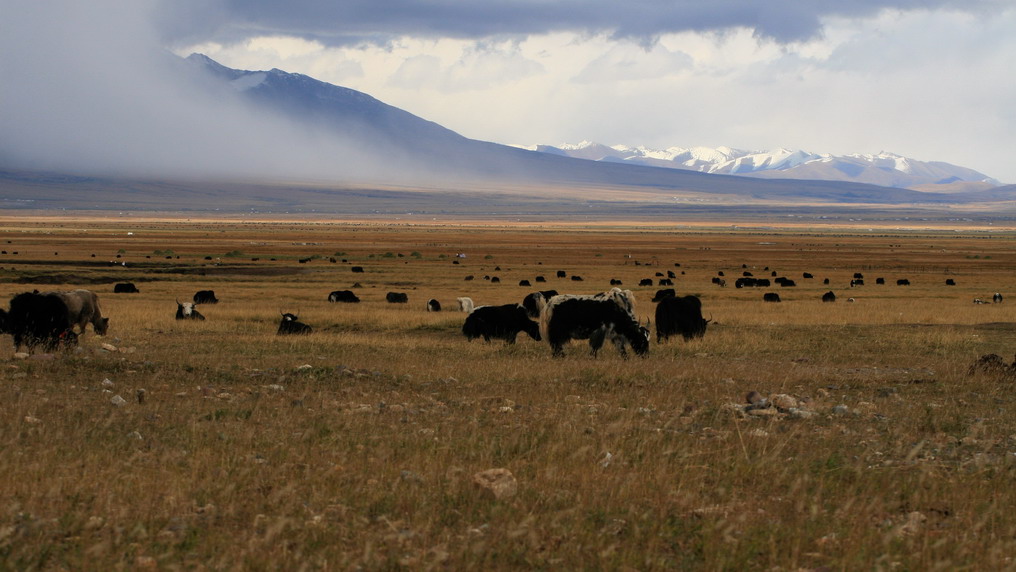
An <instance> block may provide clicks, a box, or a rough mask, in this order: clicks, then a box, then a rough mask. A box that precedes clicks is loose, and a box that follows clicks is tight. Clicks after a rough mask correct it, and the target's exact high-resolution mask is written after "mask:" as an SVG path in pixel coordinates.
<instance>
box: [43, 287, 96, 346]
mask: <svg viewBox="0 0 1016 572" xmlns="http://www.w3.org/2000/svg"><path fill="white" fill-rule="evenodd" d="M45 294H49V295H53V296H57V297H58V298H60V300H62V301H63V303H64V305H65V306H67V323H68V324H70V327H71V328H73V327H74V326H77V327H78V330H79V333H81V334H83V333H85V326H87V325H88V324H92V329H93V330H95V333H96V334H99V335H100V336H104V335H106V331H107V330H108V329H109V318H103V317H102V312H101V311H100V310H99V297H98V296H96V294H95V292H92V291H91V290H85V289H81V288H79V289H77V290H71V291H69V292H45Z"/></svg>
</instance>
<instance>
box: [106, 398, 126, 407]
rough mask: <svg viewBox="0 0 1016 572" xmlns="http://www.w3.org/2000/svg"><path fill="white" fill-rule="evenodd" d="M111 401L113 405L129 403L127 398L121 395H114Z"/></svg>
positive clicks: (118, 405)
mask: <svg viewBox="0 0 1016 572" xmlns="http://www.w3.org/2000/svg"><path fill="white" fill-rule="evenodd" d="M109 402H110V403H112V404H113V405H116V406H117V407H120V406H122V405H126V404H127V400H126V399H124V398H122V397H120V396H119V395H114V396H113V399H110V400H109Z"/></svg>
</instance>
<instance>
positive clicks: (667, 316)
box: [656, 296, 711, 343]
mask: <svg viewBox="0 0 1016 572" xmlns="http://www.w3.org/2000/svg"><path fill="white" fill-rule="evenodd" d="M710 321H711V320H706V319H704V318H702V300H699V298H698V296H681V297H676V296H670V297H666V298H664V299H662V300H660V303H659V304H657V305H656V343H660V342H662V341H663V340H666V339H667V338H669V337H670V336H672V335H677V334H681V337H683V338H684V340H685V341H688V340H690V339H692V338H701V337H702V336H704V335H705V333H706V326H708V325H709V322H710Z"/></svg>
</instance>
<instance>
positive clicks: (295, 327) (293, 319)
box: [275, 312, 311, 336]
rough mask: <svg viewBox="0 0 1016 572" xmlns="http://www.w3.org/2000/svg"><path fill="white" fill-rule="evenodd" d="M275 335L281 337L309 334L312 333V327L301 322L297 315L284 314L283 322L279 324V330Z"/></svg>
mask: <svg viewBox="0 0 1016 572" xmlns="http://www.w3.org/2000/svg"><path fill="white" fill-rule="evenodd" d="M275 333H276V334H278V335H280V336H283V335H289V334H296V335H300V334H309V333H311V327H310V326H308V325H307V324H304V323H303V322H301V321H300V318H299V317H298V316H297V315H296V314H290V313H287V312H282V321H280V322H279V330H278V331H277V332H275Z"/></svg>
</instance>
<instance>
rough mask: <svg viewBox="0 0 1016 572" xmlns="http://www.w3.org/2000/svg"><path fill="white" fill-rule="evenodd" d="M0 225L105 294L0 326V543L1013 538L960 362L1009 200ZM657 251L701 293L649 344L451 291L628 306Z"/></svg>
mask: <svg viewBox="0 0 1016 572" xmlns="http://www.w3.org/2000/svg"><path fill="white" fill-rule="evenodd" d="M0 249H3V253H2V254H0V267H2V270H0V297H2V299H3V305H4V306H6V304H7V301H8V300H9V299H10V297H11V296H13V295H15V294H18V293H20V292H25V291H32V290H34V289H38V290H40V291H48V290H69V289H74V288H88V289H91V290H93V291H94V292H96V293H98V295H99V302H100V306H101V308H102V312H103V315H105V316H108V317H109V318H110V328H109V332H108V334H107V335H106V336H97V335H96V334H94V333H93V332H92V329H91V327H90V326H89V328H88V329H87V332H86V333H85V334H84V335H82V336H81V337H80V340H79V345H78V348H76V349H68V350H62V351H58V352H56V353H55V354H44V353H41V352H42V350H41V349H37V350H36V351H35V353H33V354H31V355H30V356H27V357H26V356H24V355H15V353H14V349H13V344H12V343H10V341H11V337H10V336H6V335H5V336H3V337H2V338H0V339H2V340H5V341H4V343H3V344H2V348H0V360H2V362H3V363H2V364H0V366H2V370H0V372H2V373H0V376H2V383H0V483H3V484H2V485H0V563H2V564H0V568H4V569H18V570H32V569H46V570H49V569H68V570H113V569H152V570H155V569H195V568H197V569H283V570H298V569H325V570H343V569H368V570H374V569H413V570H417V569H448V570H463V569H519V568H542V569H556V570H568V569H604V570H620V569H629V570H664V569H668V570H673V569H702V570H716V569H729V570H745V569H759V570H761V569H764V570H772V569H779V570H799V569H805V570H811V569H829V570H930V569H947V570H954V569H969V570H998V569H1013V568H1016V562H1014V561H1013V557H1014V555H1016V514H1014V512H1013V510H1012V507H1013V506H1016V487H1014V486H1013V481H1014V477H1016V393H1014V390H1013V389H1014V388H1013V381H1012V379H1011V378H1004V377H996V376H992V375H989V374H983V373H978V374H974V375H971V374H969V373H968V368H969V367H970V366H971V364H973V363H974V362H975V361H976V360H977V359H978V357H979V356H981V355H984V354H988V353H996V354H999V355H1001V356H1002V357H1003V358H1004V359H1005V361H1006V362H1009V361H1010V360H1011V359H1012V357H1013V355H1014V353H1016V233H992V234H990V235H989V234H987V233H985V232H979V231H962V232H948V233H947V232H930V231H929V232H921V231H910V232H900V231H885V232H869V231H863V232H862V231H857V232H848V231H831V230H827V231H821V232H818V231H804V230H794V231H789V230H788V231H774V230H754V231H753V230H744V229H741V230H732V229H729V228H719V227H717V228H711V229H710V228H703V229H701V230H688V229H682V230H674V229H668V228H666V227H662V226H652V227H648V226H647V227H639V226H636V225H634V224H630V225H616V226H606V225H604V226H599V227H583V226H569V227H565V226H557V227H555V226H546V225H544V226H539V225H530V226H525V227H511V226H490V227H484V226H480V225H472V226H471V225H467V224H461V225H437V224H435V225H433V226H407V225H395V224H380V223H359V224H351V223H350V224H338V223H333V224H331V223H314V224H311V223H283V222H277V223H253V222H213V221H197V220H195V221H186V220H177V221H171V220H164V221H155V220H152V221H144V220H139V219H110V220H108V221H96V220H92V221H87V222H86V221H83V220H74V219H69V218H68V219H60V218H53V219H46V220H44V219H32V218H24V219H6V220H4V221H3V224H2V226H0ZM457 254H464V255H465V257H464V258H460V257H457V256H456V255H457ZM93 255H94V256H93ZM255 259H257V260H255ZM301 260H304V262H300V261H301ZM353 266H360V267H362V268H363V272H362V273H354V272H353V271H352V267H353ZM559 270H563V271H565V273H566V277H565V278H558V277H557V271H559ZM668 271H670V272H673V273H674V274H675V276H676V277H675V278H674V279H673V282H674V288H675V289H676V291H677V292H678V293H679V294H682V295H683V294H695V295H698V296H700V297H701V299H702V303H703V313H704V314H705V317H707V318H711V319H712V322H711V323H710V325H709V328H708V331H707V332H706V334H705V337H704V338H702V339H697V340H692V341H689V342H686V341H684V340H682V339H681V338H680V337H679V336H678V337H673V338H671V339H670V340H668V341H666V342H664V343H662V344H657V343H656V339H655V335H653V337H652V339H651V344H650V351H649V354H648V356H647V357H644V358H637V357H633V358H630V359H627V360H625V359H622V358H621V357H620V356H619V355H618V354H617V352H616V351H615V350H614V348H613V347H609V346H608V347H604V348H603V350H601V351H600V354H599V356H598V357H597V358H595V359H594V358H592V357H591V356H590V355H589V347H588V345H587V344H586V343H585V342H584V341H575V342H572V343H571V344H570V345H569V346H567V347H566V350H565V353H566V355H565V357H563V358H552V357H551V351H550V347H549V346H548V345H547V344H546V343H545V342H537V341H534V340H532V339H530V338H529V337H527V336H526V335H525V334H521V335H520V336H519V338H518V342H517V343H516V344H514V345H506V344H504V343H503V342H492V343H485V342H483V341H482V340H474V341H472V342H469V341H467V340H466V339H465V337H464V336H463V335H462V333H461V328H462V324H463V321H464V319H465V314H464V313H461V312H458V311H457V306H456V298H457V297H459V296H469V297H471V298H472V299H473V300H474V302H475V303H476V304H477V305H482V304H505V303H510V302H521V301H522V298H523V297H524V296H525V295H526V294H528V293H530V292H532V291H534V290H544V289H555V290H557V291H559V292H561V293H574V294H593V293H597V292H602V291H605V290H607V289H609V288H610V285H609V284H610V280H611V279H617V280H621V281H622V282H623V286H622V287H623V288H628V289H631V290H632V291H633V292H634V293H635V296H636V298H637V301H638V306H637V311H638V314H639V317H640V318H641V319H642V321H643V322H644V321H645V320H646V319H651V318H653V310H654V306H655V304H653V303H651V302H650V299H651V298H652V296H653V294H654V293H655V292H656V290H657V289H658V288H660V286H659V280H660V279H661V278H665V277H666V274H667V272H668ZM721 271H722V272H723V273H724V279H725V280H726V286H725V287H720V286H717V285H716V284H713V283H712V281H711V279H712V278H713V277H715V276H717V274H718V272H721ZM746 271H747V272H751V273H752V274H753V275H754V276H755V277H758V278H769V279H772V278H773V272H775V273H776V275H778V276H786V277H788V278H792V279H793V280H794V281H795V282H796V284H797V285H796V286H795V287H785V288H781V287H779V286H777V285H773V286H772V287H770V288H741V289H738V288H735V287H734V282H735V280H736V279H737V278H738V277H740V276H741V275H742V273H743V272H746ZM805 272H808V273H811V274H812V275H813V276H814V278H810V279H806V278H803V274H804V273H805ZM857 272H859V273H862V274H863V279H864V282H865V284H864V285H863V286H854V287H851V286H850V282H851V279H852V278H853V276H854V273H857ZM657 273H659V274H662V276H658V275H657ZM467 276H473V277H474V278H473V279H472V280H466V279H465V278H466V277H467ZM537 276H543V277H545V279H546V283H541V282H536V277H537ZM573 276H579V277H581V278H582V280H581V281H578V280H573V279H572V277H573ZM485 277H489V278H493V277H497V278H499V279H500V282H499V283H494V282H493V281H492V280H489V279H485ZM879 277H881V278H884V279H885V285H877V284H876V278H879ZM645 278H650V279H652V281H653V286H642V287H640V286H638V284H639V281H640V280H642V279H645ZM901 278H907V279H909V281H910V283H911V285H910V286H897V285H896V281H897V280H898V279H901ZM523 279H526V280H529V281H530V282H531V283H532V286H529V287H526V286H519V285H518V283H519V281H520V280H523ZM825 279H828V280H829V285H825V284H823V281H824V280H825ZM947 279H952V280H953V281H954V282H955V284H956V285H955V286H947V285H946V280H947ZM122 282H133V283H134V284H135V285H136V286H137V287H138V289H139V290H140V292H139V293H137V294H114V293H113V287H114V284H116V283H122ZM205 289H212V290H214V291H215V293H216V295H217V296H218V298H219V299H220V302H219V303H218V304H214V305H213V304H205V305H200V306H198V310H199V311H200V312H201V313H202V314H203V315H204V316H205V317H206V320H204V321H196V320H176V319H174V315H175V312H176V308H177V305H176V300H179V301H189V300H191V296H193V294H194V292H196V291H197V290H205ZM346 289H350V290H353V291H354V292H355V293H356V294H357V295H358V296H359V297H360V299H361V300H362V301H361V302H360V303H359V304H343V303H329V302H328V301H327V297H328V294H329V292H331V291H333V290H346ZM830 290H832V291H833V292H835V293H836V295H837V297H838V299H837V301H836V302H835V303H823V302H821V296H822V294H823V293H825V292H827V291H830ZM387 292H404V293H406V294H407V295H408V298H409V302H408V303H406V304H389V303H387V302H386V301H385V294H386V293H387ZM765 292H776V293H778V294H779V295H780V296H781V298H782V302H780V303H778V304H775V303H764V302H763V301H762V296H763V293H765ZM995 292H1000V293H1001V294H1002V295H1003V296H1005V297H1006V301H1004V302H1002V303H1000V304H993V303H991V298H992V294H994V293H995ZM431 298H433V299H436V300H438V301H439V302H440V303H441V304H442V306H443V311H441V312H427V311H425V303H426V302H427V300H429V299H431ZM848 298H853V301H852V302H850V301H848ZM975 298H979V299H982V300H985V301H987V302H988V303H987V304H974V303H973V300H974V299H975ZM1010 298H1011V299H1010ZM281 312H291V313H295V314H298V315H299V317H300V320H301V321H303V322H305V323H307V324H309V325H310V326H312V327H313V329H314V331H313V333H312V334H310V335H308V336H299V337H286V336H278V335H276V329H277V327H278V324H279V320H280V314H281ZM753 391H754V392H758V394H760V396H761V397H762V398H764V399H766V400H767V402H768V403H772V404H774V406H773V407H759V406H757V407H755V408H752V407H747V406H748V405H749V403H748V399H747V396H748V394H749V392H753ZM117 398H119V399H117ZM755 399H757V398H753V400H755ZM763 403H766V402H763ZM788 403H789V404H792V406H789V405H787V404H788ZM775 405H778V407H777V406H775ZM490 469H506V470H507V471H509V472H510V473H511V475H512V477H513V478H514V484H515V488H514V489H513V490H507V491H500V490H499V491H498V492H497V494H495V493H494V492H492V491H491V490H489V489H486V488H484V487H482V486H480V485H478V484H477V483H476V482H475V481H476V480H477V479H476V475H477V474H478V473H481V472H483V471H487V470H490Z"/></svg>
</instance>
